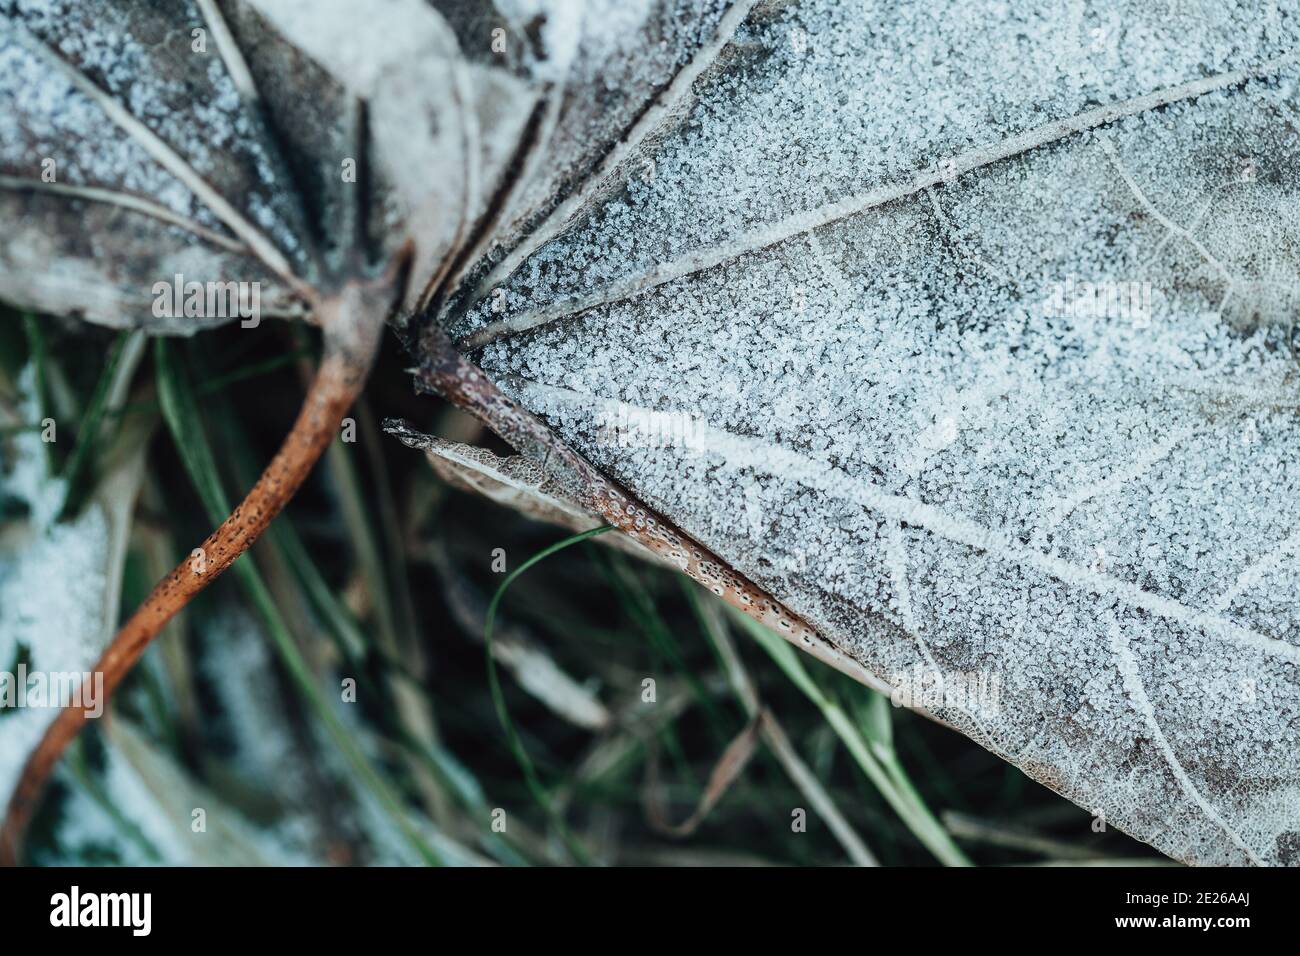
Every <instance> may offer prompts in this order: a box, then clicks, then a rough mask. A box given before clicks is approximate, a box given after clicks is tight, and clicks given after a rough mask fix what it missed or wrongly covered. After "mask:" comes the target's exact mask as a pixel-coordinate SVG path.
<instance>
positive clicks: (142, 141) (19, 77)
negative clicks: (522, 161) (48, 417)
mask: <svg viewBox="0 0 1300 956" xmlns="http://www.w3.org/2000/svg"><path fill="white" fill-rule="evenodd" d="M480 74H482V75H480ZM532 95H533V94H532V93H531V92H530V91H529V90H528V89H526V88H524V86H523V85H522V84H521V83H519V82H517V81H515V80H514V78H512V77H511V76H510V75H509V74H508V73H506V72H505V71H503V70H495V71H490V72H485V71H482V70H477V69H476V68H474V67H473V66H472V65H471V64H468V63H467V62H466V61H465V60H464V58H463V57H462V56H461V55H460V52H459V50H458V48H457V46H456V43H455V37H454V35H453V33H452V32H451V30H450V29H449V28H448V26H447V25H446V23H445V21H444V20H443V19H442V18H441V17H440V16H439V15H438V13H437V12H436V11H435V10H434V9H433V8H432V7H430V6H428V5H427V4H424V3H422V2H421V0H379V2H376V3H370V4H365V5H362V4H356V3H352V2H349V0H325V2H313V3H302V2H295V0H221V2H218V0H174V2H169V3H166V4H149V3H136V2H129V0H91V2H76V3H73V2H67V0H2V2H0V217H2V218H3V219H4V221H5V223H6V225H7V226H8V228H6V230H5V232H4V235H3V237H2V238H0V296H2V297H3V298H4V299H6V300H8V301H9V302H11V303H14V304H16V305H18V306H20V307H25V308H29V309H32V310H36V311H42V312H49V313H58V314H68V315H73V316H77V317H83V318H87V319H90V320H91V321H95V322H99V323H103V324H107V325H114V326H138V327H144V328H147V329H149V330H151V331H157V332H167V333H173V334H174V333H183V334H188V333H192V332H194V331H196V330H198V329H201V328H204V327H208V326H211V325H215V324H220V323H221V322H224V321H228V320H229V318H230V316H229V315H227V314H225V312H224V311H222V312H221V313H220V314H214V313H215V312H216V311H217V310H216V309H212V308H209V309H208V310H205V311H202V312H201V313H200V314H198V315H189V314H187V315H184V316H178V315H174V314H167V312H166V311H165V310H157V309H155V306H156V305H157V304H158V298H157V296H158V292H156V291H155V285H156V284H157V283H160V282H161V283H173V282H174V277H175V276H177V275H180V276H182V277H183V278H182V279H181V280H179V281H176V282H175V284H177V285H180V284H182V283H185V284H188V283H195V282H197V283H202V284H205V285H206V284H209V283H236V282H237V283H248V284H249V285H248V286H247V288H248V289H250V290H251V289H252V288H254V286H253V285H252V284H253V283H256V288H257V289H258V292H259V295H260V304H259V306H258V308H259V310H260V315H265V316H282V317H284V316H287V317H302V316H303V315H305V314H306V312H307V307H308V303H309V302H310V301H311V300H312V299H313V291H314V290H319V289H322V288H328V287H329V286H331V285H332V284H334V283H336V282H337V281H338V277H339V275H341V274H343V275H347V274H350V272H351V271H353V270H354V269H355V265H354V264H353V262H352V259H351V258H350V256H351V255H352V251H353V250H354V249H356V248H357V246H358V242H357V241H354V240H356V239H358V238H359V240H360V241H359V245H360V246H361V254H362V257H363V258H365V259H366V260H368V261H369V262H370V263H372V264H379V265H382V264H386V263H387V262H388V261H389V260H390V259H391V258H392V257H393V255H394V254H395V253H396V252H397V250H399V249H401V248H402V247H403V245H404V244H406V243H407V242H410V243H411V244H412V245H413V249H414V260H413V265H412V269H411V272H410V281H409V283H408V286H407V297H406V305H407V306H408V308H413V307H415V306H416V305H417V304H418V303H419V302H420V301H422V299H423V298H424V297H425V296H427V295H428V294H430V291H431V287H432V286H433V285H434V283H435V280H436V279H438V277H439V275H440V273H439V266H440V264H441V263H442V262H443V260H444V259H446V258H447V257H448V256H450V255H451V253H452V252H453V250H454V249H455V248H457V247H458V246H459V245H461V244H463V243H464V242H466V241H467V237H468V236H469V235H472V234H473V232H474V230H475V229H476V227H477V224H478V222H479V219H480V218H481V217H482V216H483V215H484V214H485V213H486V211H487V210H488V205H489V202H490V197H491V195H492V194H493V191H494V189H495V186H496V180H497V178H498V177H499V176H500V174H501V172H502V170H503V169H504V168H505V165H506V163H507V161H508V160H509V151H510V150H511V149H512V148H513V144H514V142H515V140H516V139H517V138H518V136H519V131H520V129H521V127H522V125H523V123H524V121H525V120H526V119H527V117H528V115H529V112H530V110H531V107H532ZM434 171H436V172H434ZM449 211H454V214H449ZM160 311H161V314H159V313H160Z"/></svg>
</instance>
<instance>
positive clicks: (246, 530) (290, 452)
mask: <svg viewBox="0 0 1300 956" xmlns="http://www.w3.org/2000/svg"><path fill="white" fill-rule="evenodd" d="M356 302H357V300H356V299H355V298H354V297H351V296H346V295H345V296H341V297H340V298H339V299H338V300H334V301H331V302H329V303H327V304H325V305H324V306H323V307H322V312H323V313H326V314H323V315H322V323H321V324H322V326H323V327H324V328H325V329H326V330H327V331H326V351H325V357H324V358H323V359H322V361H321V364H320V368H319V369H318V370H317V372H316V377H315V379H314V380H313V381H312V384H311V387H310V388H309V390H308V392H307V396H306V398H305V399H304V401H303V405H302V408H301V410H300V411H299V413H298V418H297V420H296V421H295V422H294V424H293V427H292V428H291V429H290V431H289V434H288V435H287V436H286V437H285V440H284V442H283V444H282V445H281V446H280V450H279V451H278V452H276V455H275V457H274V458H273V459H272V460H271V463H270V464H269V465H268V466H267V467H266V470H265V471H264V472H263V473H262V476H261V478H259V479H258V481H257V483H256V484H255V485H253V487H252V489H251V490H250V491H249V492H248V495H247V496H246V497H245V498H244V500H243V501H242V502H240V504H239V505H238V506H237V507H236V508H235V510H234V511H232V512H231V513H230V516H229V517H228V518H227V519H226V520H225V521H224V522H222V524H221V526H220V527H218V528H217V530H216V531H214V532H213V533H212V534H211V535H209V536H208V538H207V539H206V540H205V541H204V542H203V544H202V545H200V547H199V548H197V549H195V551H194V552H191V555H190V556H188V557H186V558H185V560H183V561H182V562H181V563H180V564H179V565H177V566H176V568H175V569H174V570H173V571H172V572H171V573H170V574H168V575H167V576H166V577H165V578H163V579H162V581H160V582H159V583H158V585H157V586H156V587H155V588H154V590H153V592H152V593H151V594H150V595H149V596H148V597H147V598H146V599H145V601H144V603H143V604H141V605H140V607H139V608H138V609H137V610H136V612H135V613H134V614H132V615H131V618H130V619H129V620H128V621H127V622H126V623H125V624H124V625H122V627H121V629H120V630H118V632H117V634H116V635H115V636H114V637H113V639H112V641H110V642H109V645H108V647H107V648H106V649H105V651H104V653H103V655H102V656H101V657H100V659H99V661H98V662H97V663H96V665H95V667H94V672H95V673H96V674H97V675H100V674H102V676H103V682H104V683H103V688H104V690H103V694H104V696H105V697H107V696H111V695H112V693H113V691H114V690H115V689H116V688H117V687H118V685H119V684H121V682H122V680H123V679H124V678H125V677H126V675H127V674H128V673H129V672H130V671H131V668H132V667H134V666H135V664H136V662H137V661H138V660H139V659H140V656H141V655H142V654H143V653H144V651H145V649H146V648H147V647H148V646H149V644H150V642H151V641H153V639H154V638H155V637H156V636H157V635H158V633H159V632H160V631H161V630H162V628H163V625H165V624H166V623H167V622H168V621H169V620H171V618H172V617H174V616H175V615H176V613H177V612H179V611H180V610H181V609H182V608H183V607H185V605H186V604H188V603H189V602H190V600H192V599H193V598H194V597H195V595H197V594H198V593H199V592H200V591H202V590H203V589H204V588H206V587H207V586H208V585H209V584H211V583H212V581H214V580H215V579H216V578H217V577H218V576H220V574H221V573H222V572H223V571H225V570H226V569H227V568H229V567H230V566H231V565H232V564H233V563H234V562H235V559H236V558H238V557H239V556H240V555H241V554H243V553H244V552H245V551H246V550H248V548H249V547H251V546H252V544H253V542H254V541H256V540H257V538H258V537H259V536H260V535H261V534H262V532H263V531H265V530H266V527H267V525H269V524H270V523H271V520H272V519H273V518H274V517H275V516H276V515H277V514H279V513H280V511H281V510H282V509H283V508H284V506H285V505H286V504H288V502H289V500H290V499H291V498H292V497H293V496H294V494H295V493H296V492H297V490H298V488H299V486H301V485H302V483H303V481H304V480H305V479H306V478H307V475H308V474H309V473H310V472H311V470H312V467H313V466H314V465H315V464H316V461H317V460H318V459H319V458H320V456H321V455H322V454H323V453H324V451H325V449H326V448H327V447H328V446H329V443H330V442H331V441H332V440H333V439H334V436H335V435H337V434H338V430H339V425H340V422H341V421H342V419H343V415H344V413H345V412H346V411H347V409H348V407H349V406H351V404H352V402H353V401H354V400H355V398H356V396H357V394H358V393H359V392H360V391H361V388H362V386H363V385H364V384H365V380H366V376H367V374H368V373H369V370H370V365H371V363H372V362H373V358H374V352H375V348H376V346H377V344H378V341H379V335H380V333H381V331H382V329H383V322H382V321H381V320H380V319H379V318H377V317H375V316H355V315H351V314H349V306H350V305H353V306H354V305H355V304H356ZM327 310H329V311H328V312H327ZM331 313H332V314H331ZM331 333H334V334H331ZM336 336H337V337H336ZM87 719H88V718H87V716H86V712H85V710H84V709H83V708H81V707H75V706H70V707H65V708H64V709H63V710H61V711H60V712H59V714H58V716H57V717H56V718H55V719H54V721H53V723H51V724H50V726H49V727H48V728H46V731H45V735H44V736H43V737H42V738H41V740H40V742H39V743H38V744H37V745H36V748H35V749H34V750H33V751H32V753H31V754H30V755H29V756H28V758H27V763H26V764H25V765H24V767H23V771H22V774H21V776H20V777H19V780H18V785H17V786H16V787H15V788H14V792H13V795H12V797H11V798H10V801H9V808H8V812H7V813H6V815H5V821H4V825H3V827H2V828H0V865H14V864H16V863H17V862H18V858H19V854H20V852H21V844H22V837H23V834H24V832H25V831H26V829H27V825H28V823H30V821H31V818H32V816H33V815H34V813H35V811H36V807H37V805H38V803H39V800H40V796H41V794H42V793H43V791H44V789H45V784H46V783H47V782H48V780H49V777H50V775H51V773H53V771H54V767H55V765H56V764H57V763H58V761H59V758H60V757H61V756H62V754H63V752H64V750H66V749H67V746H68V744H69V743H71V742H72V740H73V739H75V738H76V736H77V735H78V734H79V733H80V732H81V730H82V728H83V727H84V726H85V724H86V720H87Z"/></svg>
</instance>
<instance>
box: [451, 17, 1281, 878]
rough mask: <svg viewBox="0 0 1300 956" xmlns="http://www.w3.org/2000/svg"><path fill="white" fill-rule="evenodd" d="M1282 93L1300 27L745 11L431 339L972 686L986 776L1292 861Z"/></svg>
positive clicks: (857, 637)
mask: <svg viewBox="0 0 1300 956" xmlns="http://www.w3.org/2000/svg"><path fill="white" fill-rule="evenodd" d="M1298 79H1300V6H1297V5H1296V4H1295V3H1293V2H1281V3H1274V2H1268V3H1240V4H1229V5H1223V4H1219V3H1211V2H1208V0H1207V2H1203V3H1201V2H1197V3H1177V4H1172V3H1169V4H1166V3H1149V2H1142V3H1137V2H1134V3H1107V4H1090V3H1089V4H1085V3H1069V4H1064V5H1063V4H1059V3H1047V2H1042V3H1029V4H1015V5H1012V4H1006V3H996V2H978V3H969V4H963V5H959V6H955V7H954V6H951V5H947V6H942V7H937V6H935V5H933V4H929V3H921V2H907V0H904V2H890V3H883V2H882V3H871V2H855V3H844V2H838V0H804V2H801V3H797V4H788V5H782V6H781V7H780V9H779V10H773V9H770V8H768V7H767V6H764V5H760V6H759V7H756V8H754V10H752V11H750V13H749V15H748V16H747V17H746V18H745V19H744V21H743V22H742V23H740V24H739V25H738V26H736V28H735V30H734V35H733V36H732V42H731V44H730V45H729V46H728V47H727V49H726V50H725V51H722V52H720V53H719V55H718V56H717V57H716V60H715V62H713V63H712V65H711V66H709V68H707V69H703V70H701V71H700V72H699V73H698V75H697V76H695V77H694V78H693V83H692V88H691V91H690V96H689V97H687V98H685V99H684V100H683V103H684V104H685V105H684V107H683V109H682V110H681V111H679V114H678V115H675V116H673V117H669V118H668V119H666V121H665V122H664V123H663V124H662V126H661V127H659V128H657V129H656V130H655V131H654V133H653V134H652V135H648V136H646V137H645V138H644V139H643V140H642V141H641V144H640V146H639V147H638V149H637V150H636V151H635V152H634V154H632V155H630V156H628V157H627V158H626V159H625V160H624V161H623V162H622V164H621V166H620V168H619V174H618V176H617V177H616V178H617V180H618V183H617V187H616V188H612V189H607V190H605V191H604V193H603V194H602V198H601V200H600V201H599V202H596V203H593V204H592V205H591V206H590V207H588V208H585V209H584V210H583V211H581V212H580V213H579V214H578V215H576V216H575V218H574V219H573V221H572V222H571V223H570V224H569V227H568V228H567V229H565V230H564V231H563V232H562V233H561V234H559V235H558V236H555V237H552V238H551V241H549V242H547V243H545V244H542V245H540V247H538V248H536V249H533V250H529V252H530V254H528V255H526V256H520V257H517V258H518V262H512V263H510V265H511V268H510V270H509V272H508V274H507V275H503V276H501V277H500V280H501V281H500V282H499V283H497V291H496V292H495V294H492V295H488V294H487V293H488V291H489V290H488V289H485V288H480V289H479V292H480V294H481V295H482V299H481V300H480V301H478V302H477V303H470V304H469V307H467V308H465V309H463V310H461V311H459V312H457V313H455V314H452V315H449V316H448V322H449V324H450V327H451V329H452V331H453V333H454V334H455V335H457V336H458V337H460V339H461V341H462V343H463V344H464V345H466V346H467V347H470V348H472V349H477V350H478V351H476V352H475V353H474V354H475V356H476V357H477V358H478V360H479V362H480V364H481V366H482V367H483V369H484V370H485V371H486V372H487V373H488V374H489V375H491V376H492V377H493V379H495V380H496V381H497V382H499V383H500V384H501V386H502V387H503V388H504V389H505V390H506V391H507V392H508V393H509V394H510V395H512V396H513V397H515V398H517V399H518V400H519V401H521V402H522V404H523V405H524V406H525V407H526V408H528V409H530V410H532V411H534V412H536V413H538V414H540V415H542V416H543V418H544V419H545V420H546V421H547V423H548V424H549V425H550V426H551V427H552V428H553V429H554V430H555V431H556V432H557V433H558V435H559V436H560V437H561V438H562V439H563V440H564V441H565V442H566V443H568V444H569V445H571V446H572V447H574V448H576V449H577V450H578V451H579V452H581V453H582V454H583V455H584V456H586V457H587V458H588V459H589V460H590V461H592V462H593V463H594V464H595V465H596V466H597V467H598V468H600V469H601V470H602V471H603V472H604V473H605V474H607V475H609V476H611V477H612V478H614V479H616V480H618V481H619V482H620V483H621V484H623V485H624V486H625V487H627V488H628V489H629V490H631V491H632V492H633V493H635V494H636V495H638V496H640V497H641V498H642V499H643V500H644V501H645V502H646V503H647V504H648V505H651V506H653V507H654V508H656V509H657V510H659V511H660V512H661V513H662V514H663V515H665V516H666V517H667V518H669V519H671V520H672V521H674V522H676V523H677V525H678V526H679V527H681V528H682V529H683V530H684V531H686V532H687V533H689V534H691V535H692V536H694V537H696V538H697V539H698V540H699V541H701V542H702V543H703V544H704V545H706V546H707V547H709V548H711V549H713V550H714V551H715V552H716V553H717V554H719V555H720V556H721V557H722V558H723V559H725V560H726V561H727V562H729V563H730V564H731V565H732V567H734V568H735V569H736V570H738V571H740V572H741V573H743V574H745V575H747V576H748V577H750V578H751V579H752V580H753V581H755V582H756V583H758V584H759V585H760V586H762V587H764V588H766V589H768V590H769V591H770V592H771V593H772V594H773V595H775V596H777V597H778V598H779V599H780V600H782V601H783V602H784V603H785V604H786V605H787V606H788V607H789V608H790V609H792V610H793V611H795V612H796V613H798V614H799V615H801V616H802V617H803V618H804V619H805V620H806V621H808V622H809V623H810V624H812V625H813V626H815V627H816V628H817V629H818V631H819V632H820V634H821V635H822V636H824V637H825V638H827V639H828V640H830V641H831V642H833V643H834V644H835V645H836V646H837V647H838V648H839V649H840V650H841V651H843V652H845V653H847V654H848V655H850V656H851V657H852V658H854V659H855V660H857V661H858V662H860V663H861V664H863V665H865V667H866V668H867V669H868V670H869V671H870V672H871V673H872V674H874V675H875V676H876V677H878V678H879V679H881V680H884V681H887V682H889V683H891V684H894V685H899V684H900V683H903V682H905V681H906V680H907V679H908V676H909V675H912V674H916V673H918V672H938V673H940V674H943V675H946V676H947V677H949V678H950V679H956V678H959V677H961V676H963V675H978V676H980V677H982V678H984V679H985V680H986V681H987V682H988V683H989V684H990V685H992V686H995V687H996V688H997V689H998V694H997V697H996V701H995V702H994V703H995V704H996V706H992V707H962V706H956V705H949V706H943V707H937V708H934V709H935V712H936V715H937V716H939V717H941V718H943V719H944V720H947V721H948V722H950V723H952V724H953V725H955V726H956V727H958V728H960V729H961V730H962V731H964V732H965V733H967V734H968V735H970V736H971V737H972V738H973V739H975V740H977V741H978V742H980V743H981V744H983V745H984V746H986V747H988V748H989V749H990V750H992V751H993V752H995V753H997V754H999V755H1001V756H1003V757H1005V758H1006V759H1008V760H1010V761H1011V762H1013V763H1015V764H1016V765H1017V766H1019V767H1021V768H1022V769H1024V770H1025V771H1026V772H1027V773H1029V774H1030V775H1031V776H1033V777H1034V778H1036V779H1038V780H1040V781H1042V782H1044V783H1045V784H1047V785H1048V786H1051V787H1052V788H1054V789H1056V790H1058V791H1059V792H1061V793H1063V794H1064V795H1065V796H1067V797H1069V798H1070V799H1072V800H1073V801H1075V802H1076V803H1078V804H1079V805H1080V806H1082V807H1084V808H1085V809H1087V810H1089V811H1091V812H1096V813H1099V814H1102V815H1104V818H1105V820H1106V822H1107V823H1108V824H1109V825H1113V826H1118V827H1121V828H1122V829H1124V830H1125V831H1127V832H1129V833H1131V834H1132V835H1134V836H1136V837H1138V838H1140V839H1143V840H1145V841H1147V842H1149V843H1152V844H1153V845H1155V846H1157V847H1158V848H1160V849H1161V850H1163V851H1164V852H1166V853H1168V854H1169V855H1171V856H1174V857H1176V858H1179V859H1183V860H1188V861H1193V862H1198V863H1206V864H1223V863H1300V857H1297V850H1298V849H1300V670H1298V668H1300V619H1298V618H1297V616H1296V611H1295V602H1294V595H1295V593H1296V592H1297V589H1298V588H1300V563H1298V561H1300V532H1297V530H1296V529H1297V528H1300V494H1298V492H1300V477H1297V476H1300V460H1297V453H1296V448H1297V447H1300V442H1298V441H1297V438H1298V437H1300V436H1298V435H1297V430H1296V425H1295V416H1294V406H1295V400H1296V389H1297V382H1298V381H1300V375H1298V373H1300V369H1298V368H1297V365H1296V362H1295V359H1294V353H1293V344H1294V343H1293V328H1292V326H1293V324H1294V320H1295V316H1296V314H1297V307H1298V306H1300V275H1297V270H1298V269H1300V265H1297V263H1300V255H1298V254H1297V253H1298V252H1300V193H1298V192H1297V179H1296V175H1295V170H1296V169H1297V168H1300V136H1297V133H1296V130H1297V128H1300V108H1298V107H1297V105H1296V98H1295V91H1296V83H1297V80H1298ZM643 161H644V162H646V163H650V164H652V165H653V168H654V169H655V173H656V174H655V176H654V178H653V179H652V180H651V179H647V178H645V177H639V176H637V175H635V170H636V169H637V168H638V165H639V164H640V163H641V162H643ZM525 245H527V244H526V243H525ZM628 408H633V409H639V410H641V411H639V412H637V413H636V414H640V415H642V416H643V417H645V418H646V420H647V421H650V422H652V423H654V422H658V423H659V424H658V425H655V426H654V427H651V428H649V429H647V428H644V427H643V428H641V429H639V430H638V431H636V434H637V435H639V436H642V438H641V439H638V440H635V441H628V440H622V439H620V440H611V437H610V429H609V423H610V421H611V420H614V419H616V418H617V417H618V416H620V415H623V416H626V409H628ZM652 416H659V417H658V418H654V417H652ZM664 422H670V423H671V422H676V423H678V425H675V426H673V427H674V428H676V429H677V431H676V432H673V431H672V430H671V429H665V428H664V427H661V426H662V424H663V423H664ZM646 435H650V436H651V437H652V438H653V439H654V440H642V439H644V436H646Z"/></svg>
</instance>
